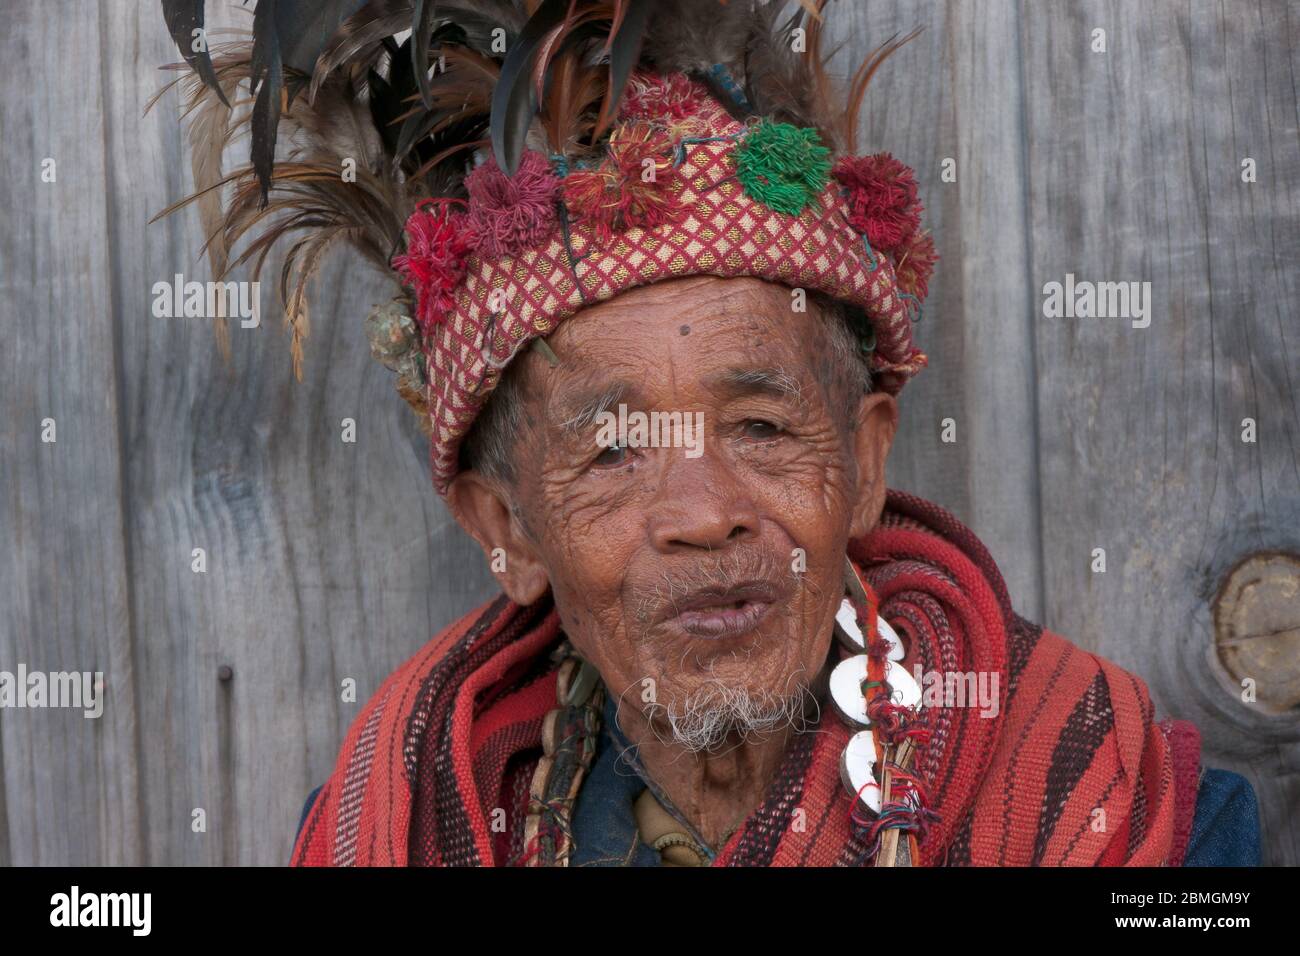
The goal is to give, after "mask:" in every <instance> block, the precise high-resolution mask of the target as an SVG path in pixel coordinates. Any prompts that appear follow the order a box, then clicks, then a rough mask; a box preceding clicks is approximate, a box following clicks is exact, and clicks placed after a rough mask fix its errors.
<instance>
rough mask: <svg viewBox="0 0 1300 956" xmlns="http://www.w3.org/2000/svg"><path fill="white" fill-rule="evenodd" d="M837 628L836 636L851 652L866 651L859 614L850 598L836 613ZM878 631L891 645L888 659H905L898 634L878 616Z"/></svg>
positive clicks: (842, 602)
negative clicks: (859, 623)
mask: <svg viewBox="0 0 1300 956" xmlns="http://www.w3.org/2000/svg"><path fill="white" fill-rule="evenodd" d="M835 626H836V635H837V636H838V637H839V638H840V642H841V643H842V644H844V645H845V646H846V647H848V648H849V650H852V651H864V650H866V642H865V641H864V640H863V637H862V629H861V628H860V627H858V612H857V611H856V610H855V609H854V607H853V602H852V601H850V600H849V599H848V598H845V599H844V600H843V601H841V602H840V609H839V610H838V611H836V612H835ZM876 631H877V633H879V634H880V636H881V637H882V638H883V639H884V640H885V642H886V643H888V644H889V654H888V655H887V657H888V659H889V660H891V661H901V660H902V659H903V642H902V641H901V640H900V639H899V637H898V633H897V632H896V631H895V630H894V629H893V628H892V627H890V626H889V622H888V621H886V620H885V619H884V618H883V617H881V616H880V615H876Z"/></svg>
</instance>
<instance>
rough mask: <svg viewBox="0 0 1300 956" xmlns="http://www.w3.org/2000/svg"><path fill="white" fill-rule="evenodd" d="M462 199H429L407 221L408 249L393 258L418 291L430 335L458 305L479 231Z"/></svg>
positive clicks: (420, 314)
mask: <svg viewBox="0 0 1300 956" xmlns="http://www.w3.org/2000/svg"><path fill="white" fill-rule="evenodd" d="M457 202H459V200H452V199H425V200H424V201H422V202H421V203H420V204H419V205H418V206H416V209H415V212H413V213H411V215H410V218H408V219H407V220H406V252H405V253H403V254H402V255H399V256H394V257H393V268H394V269H396V270H397V272H398V274H399V275H400V276H401V277H402V284H403V285H405V286H406V287H407V288H409V289H411V290H412V291H414V292H415V302H416V312H415V320H416V322H417V323H419V326H420V331H421V332H422V333H424V334H425V335H427V334H429V333H430V332H431V331H432V330H433V327H434V326H436V325H437V324H438V323H439V322H441V321H442V320H443V319H444V318H445V317H446V315H447V313H448V312H449V311H451V309H453V308H454V307H455V305H456V296H455V292H456V287H457V286H458V285H460V282H461V280H462V279H464V278H465V268H466V262H465V260H466V258H467V257H468V255H469V253H470V251H471V250H472V249H473V248H474V244H475V234H474V230H473V228H472V227H470V225H469V223H468V222H467V220H466V216H465V214H464V213H460V212H456V211H454V210H453V209H452V208H451V207H452V204H453V203H457Z"/></svg>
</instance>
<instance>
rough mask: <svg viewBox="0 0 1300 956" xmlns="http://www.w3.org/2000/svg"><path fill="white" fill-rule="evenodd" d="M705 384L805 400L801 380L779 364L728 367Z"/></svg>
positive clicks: (740, 393)
mask: <svg viewBox="0 0 1300 956" xmlns="http://www.w3.org/2000/svg"><path fill="white" fill-rule="evenodd" d="M704 384H705V386H707V387H708V388H710V389H716V390H718V391H723V392H731V393H734V394H738V395H771V396H774V397H776V398H793V399H794V400H795V401H800V402H801V401H803V388H802V387H801V386H800V383H799V380H798V379H797V378H795V377H794V376H793V375H791V374H790V373H789V372H787V371H786V370H785V369H783V368H780V367H778V366H770V367H765V368H751V367H739V366H738V367H734V368H728V369H724V370H722V371H721V372H718V373H716V374H714V375H711V376H709V377H708V378H707V379H705V380H704Z"/></svg>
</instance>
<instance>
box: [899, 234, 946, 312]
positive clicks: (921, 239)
mask: <svg viewBox="0 0 1300 956" xmlns="http://www.w3.org/2000/svg"><path fill="white" fill-rule="evenodd" d="M938 259H939V253H938V252H936V251H935V248H934V239H933V238H932V237H931V236H930V234H929V233H928V232H921V231H920V230H917V231H916V232H914V233H912V235H910V236H909V237H908V238H907V240H906V241H905V242H904V243H903V245H902V246H900V247H899V248H898V249H896V250H895V251H894V255H893V260H894V276H895V278H897V280H898V287H899V289H901V290H902V291H904V292H907V293H909V294H911V295H914V296H916V297H917V298H918V299H921V300H924V299H925V297H926V296H927V295H928V294H929V292H930V276H931V275H932V274H933V273H934V264H935V262H937V261H938Z"/></svg>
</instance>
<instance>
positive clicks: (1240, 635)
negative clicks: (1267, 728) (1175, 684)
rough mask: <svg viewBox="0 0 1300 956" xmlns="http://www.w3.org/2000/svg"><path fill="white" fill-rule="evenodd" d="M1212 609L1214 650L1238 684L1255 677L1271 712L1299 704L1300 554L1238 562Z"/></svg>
mask: <svg viewBox="0 0 1300 956" xmlns="http://www.w3.org/2000/svg"><path fill="white" fill-rule="evenodd" d="M1213 612H1214V644H1215V651H1216V652H1217V653H1218V655H1219V661H1220V662H1221V663H1222V664H1223V666H1224V668H1225V669H1226V670H1227V671H1228V673H1229V674H1231V675H1232V677H1233V678H1234V679H1235V681H1236V682H1237V684H1238V686H1241V682H1242V681H1244V680H1246V679H1250V680H1253V681H1254V690H1255V696H1256V702H1257V703H1258V704H1259V705H1260V706H1261V707H1262V708H1263V709H1264V710H1265V711H1268V712H1269V713H1275V714H1282V713H1286V712H1287V711H1289V710H1290V709H1291V708H1293V707H1296V706H1297V705H1300V556H1298V555H1294V554H1287V553H1285V552H1280V551H1273V552H1260V553H1258V554H1252V555H1250V556H1249V557H1247V558H1245V559H1244V560H1242V561H1240V562H1239V563H1238V564H1237V565H1236V567H1234V568H1233V569H1232V570H1231V571H1230V572H1228V576H1227V577H1226V578H1225V579H1224V581H1223V584H1222V585H1221V586H1220V588H1219V593H1218V595H1216V596H1215V598H1214V604H1213ZM1245 690H1246V688H1243V692H1244V691H1245Z"/></svg>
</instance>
